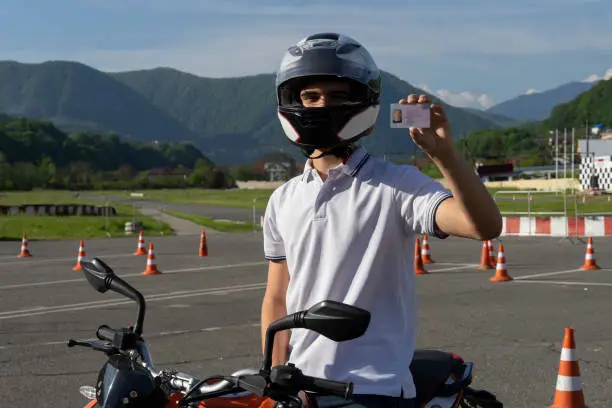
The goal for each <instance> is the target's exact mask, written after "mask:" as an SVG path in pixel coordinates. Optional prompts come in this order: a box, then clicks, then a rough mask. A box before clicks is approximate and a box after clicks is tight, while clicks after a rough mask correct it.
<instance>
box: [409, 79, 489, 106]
mask: <svg viewBox="0 0 612 408" xmlns="http://www.w3.org/2000/svg"><path fill="white" fill-rule="evenodd" d="M418 87H419V88H421V89H422V90H424V91H425V92H428V93H430V94H432V95H435V96H437V97H438V98H440V99H442V100H443V101H444V102H446V103H448V104H449V105H452V106H457V107H459V108H475V109H488V108H490V107H491V106H493V105H495V102H493V100H492V99H491V97H490V96H489V95H487V94H486V93H480V94H479V93H473V92H468V91H463V92H457V93H453V92H451V91H449V90H448V89H438V90H437V91H433V90H432V89H431V88H430V87H429V86H427V85H419V86H418Z"/></svg>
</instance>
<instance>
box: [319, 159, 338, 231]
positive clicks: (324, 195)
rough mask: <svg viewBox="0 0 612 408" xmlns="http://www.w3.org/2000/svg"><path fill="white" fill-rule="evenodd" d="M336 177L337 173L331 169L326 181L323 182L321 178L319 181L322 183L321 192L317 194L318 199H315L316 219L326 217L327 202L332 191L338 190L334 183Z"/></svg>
mask: <svg viewBox="0 0 612 408" xmlns="http://www.w3.org/2000/svg"><path fill="white" fill-rule="evenodd" d="M336 178H337V177H336V173H334V172H331V171H330V172H329V175H328V177H327V180H325V182H322V181H321V180H320V179H319V183H321V184H320V189H319V194H318V195H317V199H316V200H315V208H314V214H315V220H322V219H325V216H326V208H327V202H328V201H329V199H330V198H331V195H332V191H335V190H336V186H335V185H334V182H335V179H336Z"/></svg>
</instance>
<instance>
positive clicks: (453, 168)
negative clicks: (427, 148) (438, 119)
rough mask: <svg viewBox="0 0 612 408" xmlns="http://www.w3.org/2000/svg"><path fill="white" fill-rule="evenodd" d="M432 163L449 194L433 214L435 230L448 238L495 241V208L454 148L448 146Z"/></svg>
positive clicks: (497, 223)
mask: <svg viewBox="0 0 612 408" xmlns="http://www.w3.org/2000/svg"><path fill="white" fill-rule="evenodd" d="M433 162H434V163H435V164H436V165H437V166H438V168H439V169H440V172H441V173H442V175H443V176H444V178H445V179H446V181H448V184H449V189H450V190H451V192H452V194H453V197H452V198H448V199H446V200H444V201H442V203H440V206H439V207H438V210H437V211H436V224H437V226H438V228H440V230H442V231H444V232H445V233H447V234H450V235H456V236H462V237H466V238H473V239H477V240H481V241H483V240H488V239H493V238H497V237H498V236H499V235H500V234H501V232H502V227H503V221H502V217H501V213H500V212H499V208H498V207H497V205H496V204H495V201H494V200H493V198H492V197H491V195H490V194H489V192H488V190H487V189H486V187H485V186H484V184H483V183H482V181H480V179H479V178H478V175H476V173H474V171H473V170H472V169H471V167H470V165H469V164H468V163H467V162H466V161H465V159H464V158H463V157H462V156H461V154H460V152H459V151H458V150H457V148H456V147H455V146H454V145H452V147H451V148H449V149H448V150H447V152H446V154H444V155H439V156H438V157H435V158H433Z"/></svg>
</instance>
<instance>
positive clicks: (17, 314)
mask: <svg viewBox="0 0 612 408" xmlns="http://www.w3.org/2000/svg"><path fill="white" fill-rule="evenodd" d="M265 287H266V283H265V282H264V283H254V284H249V285H236V286H226V287H221V288H209V289H198V290H184V291H177V292H167V293H158V294H153V295H149V296H147V298H146V302H147V303H151V302H156V301H162V300H171V299H183V298H188V297H194V296H204V295H219V294H221V295H225V294H228V293H235V292H245V291H250V290H259V289H265ZM130 303H132V304H133V303H134V301H133V300H131V299H125V298H122V299H118V298H114V299H110V300H108V299H107V300H99V301H93V302H83V303H73V304H67V305H58V306H48V307H44V308H41V307H36V308H32V309H22V310H11V311H6V312H0V320H6V319H18V318H22V317H31V316H40V315H45V314H51V313H63V312H73V311H81V310H85V309H97V308H104V307H108V306H120V305H125V304H130Z"/></svg>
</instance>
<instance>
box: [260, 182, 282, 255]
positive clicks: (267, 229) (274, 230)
mask: <svg viewBox="0 0 612 408" xmlns="http://www.w3.org/2000/svg"><path fill="white" fill-rule="evenodd" d="M277 214H278V207H277V203H276V195H275V194H272V195H271V196H270V199H269V200H268V204H267V206H266V212H265V214H264V220H263V245H264V256H265V258H266V259H267V260H268V261H282V260H284V259H286V254H285V245H284V243H283V238H282V236H281V234H280V232H279V230H278V224H277V219H278V218H277Z"/></svg>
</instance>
